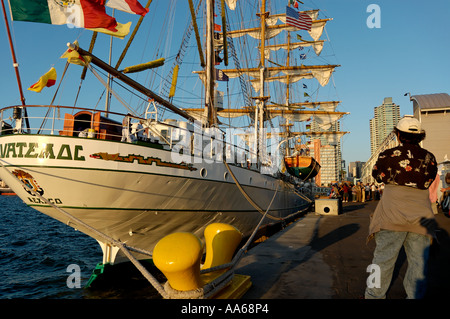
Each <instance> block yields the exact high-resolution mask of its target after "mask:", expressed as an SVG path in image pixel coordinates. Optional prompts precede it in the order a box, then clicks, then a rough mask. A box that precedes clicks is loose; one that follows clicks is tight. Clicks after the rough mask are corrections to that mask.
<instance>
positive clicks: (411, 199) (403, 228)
mask: <svg viewBox="0 0 450 319" xmlns="http://www.w3.org/2000/svg"><path fill="white" fill-rule="evenodd" d="M394 131H395V133H396V134H397V138H398V141H399V145H398V146H397V147H394V148H391V149H387V150H385V151H384V152H382V153H381V154H380V155H379V157H378V160H377V162H376V163H375V165H374V167H373V171H372V176H373V177H374V178H375V179H376V180H377V182H378V183H382V182H383V183H384V184H385V185H386V186H385V189H384V193H383V196H382V197H381V200H380V202H379V203H378V205H377V208H376V209H375V212H374V213H373V215H372V216H371V220H370V226H369V237H368V240H370V239H372V238H375V243H376V248H375V251H374V257H373V261H372V265H377V266H378V267H379V268H378V269H379V273H380V277H379V280H378V281H370V280H369V279H371V277H370V276H369V279H368V280H367V288H366V291H365V298H366V299H380V298H386V291H387V290H388V288H389V286H390V283H391V279H392V273H393V270H394V266H395V262H396V260H397V257H398V254H399V252H400V249H401V248H402V246H403V247H404V249H405V252H406V255H407V260H408V268H407V271H406V274H405V279H404V281H403V285H404V288H405V291H406V294H407V298H411V299H412V298H422V297H424V294H425V288H426V283H425V278H426V274H425V269H426V263H427V260H428V253H429V248H430V243H431V239H432V237H433V233H434V228H435V227H436V222H435V220H434V214H433V211H432V208H431V202H430V199H429V192H428V187H429V186H430V185H431V183H432V182H433V181H434V179H435V177H436V173H437V163H436V158H435V156H434V155H433V154H432V153H430V152H429V151H427V150H425V149H423V148H422V147H421V146H420V145H419V143H420V142H421V141H422V140H423V139H424V138H425V131H424V130H422V128H421V125H420V122H419V121H418V120H417V119H415V118H412V117H404V118H402V119H401V120H400V121H399V122H398V124H397V126H396V128H395V129H394ZM374 275H375V274H374ZM371 276H372V275H371Z"/></svg>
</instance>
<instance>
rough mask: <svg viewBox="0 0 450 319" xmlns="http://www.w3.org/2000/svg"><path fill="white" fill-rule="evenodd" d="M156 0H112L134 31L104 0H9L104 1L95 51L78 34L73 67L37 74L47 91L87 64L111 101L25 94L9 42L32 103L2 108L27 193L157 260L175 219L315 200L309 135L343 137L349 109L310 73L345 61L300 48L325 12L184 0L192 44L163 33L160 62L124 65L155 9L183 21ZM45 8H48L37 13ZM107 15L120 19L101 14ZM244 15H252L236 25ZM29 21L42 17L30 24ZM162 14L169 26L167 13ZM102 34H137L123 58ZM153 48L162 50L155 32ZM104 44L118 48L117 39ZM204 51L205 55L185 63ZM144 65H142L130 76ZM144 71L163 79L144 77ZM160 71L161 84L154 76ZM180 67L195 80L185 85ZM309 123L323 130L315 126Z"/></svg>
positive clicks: (29, 4)
mask: <svg viewBox="0 0 450 319" xmlns="http://www.w3.org/2000/svg"><path fill="white" fill-rule="evenodd" d="M158 2H160V1H156V0H155V1H154V2H153V3H152V1H148V2H147V4H146V6H145V7H143V6H141V5H140V4H139V3H138V2H137V1H130V0H127V1H122V0H110V1H109V2H107V3H106V6H111V7H113V8H115V10H117V9H118V10H123V11H126V12H128V13H135V14H138V15H141V17H139V20H138V23H137V25H136V28H134V30H133V32H132V33H131V34H130V35H127V34H128V29H127V28H130V25H129V24H128V25H122V24H117V22H116V21H115V19H114V18H111V17H110V16H108V15H106V13H105V12H106V11H105V7H103V6H102V5H100V4H97V3H95V2H94V1H79V0H73V1H56V0H45V1H41V0H34V1H22V0H10V7H11V13H12V19H13V20H16V21H31V22H47V23H52V24H65V23H68V22H67V19H68V18H69V17H70V16H71V14H73V12H74V11H73V10H74V9H76V8H78V10H79V9H80V8H81V14H84V13H86V12H88V10H94V9H95V10H98V12H99V14H101V15H104V19H99V20H102V21H103V22H99V23H97V24H95V23H94V22H95V21H94V22H92V21H88V18H87V17H88V16H87V15H86V16H85V19H84V20H83V19H82V21H83V23H84V25H81V27H84V28H86V29H90V30H93V31H94V34H93V37H92V40H91V43H90V47H89V50H86V49H82V48H81V47H80V46H79V44H78V43H77V42H74V43H71V44H70V45H69V48H68V49H67V51H66V52H65V53H64V54H63V56H62V57H63V58H67V63H66V65H65V68H64V71H63V76H62V78H61V79H60V80H59V81H56V74H55V70H54V69H53V70H50V71H49V72H48V73H47V74H45V75H44V76H43V77H41V79H40V80H39V82H37V83H36V85H35V86H34V87H32V89H34V90H35V91H39V90H42V89H43V88H44V87H46V86H50V85H52V84H55V87H56V88H57V90H56V92H58V89H59V88H60V86H61V83H63V82H64V81H66V80H67V79H70V76H69V75H68V74H69V72H68V69H69V67H70V69H71V71H72V69H74V73H79V72H80V70H82V79H83V80H84V77H85V72H86V70H88V71H91V73H92V74H93V75H94V76H95V77H96V78H97V79H98V80H99V81H100V82H101V83H102V84H103V85H104V86H105V89H104V90H103V91H102V92H100V96H103V93H105V92H106V95H105V96H106V97H107V98H106V102H105V109H104V110H101V109H100V108H98V107H97V105H98V103H97V100H95V101H92V104H89V105H86V107H79V106H76V104H77V99H78V97H79V94H81V95H83V92H84V91H83V90H85V89H83V90H81V91H80V90H79V91H78V93H77V96H76V99H75V101H74V102H73V105H69V106H62V105H56V104H55V103H54V102H55V100H56V99H55V98H56V93H55V96H53V98H52V100H51V103H50V104H49V105H28V104H26V103H25V99H24V97H23V93H22V88H21V84H20V77H19V73H18V67H17V61H16V58H15V54H14V50H13V46H12V42H11V48H12V52H13V62H14V65H15V70H16V74H17V78H18V80H19V81H18V83H19V88H20V93H21V101H22V104H21V105H14V106H10V107H4V108H3V109H1V110H0V112H1V113H0V121H1V123H2V125H1V135H0V163H1V167H0V178H1V179H2V180H4V181H5V182H6V183H7V184H8V185H9V186H10V187H11V188H12V189H13V190H14V192H15V193H17V195H18V196H20V198H21V199H22V200H23V201H24V202H25V203H26V204H27V205H29V206H31V207H33V208H35V209H36V210H38V211H40V212H42V213H44V214H46V215H48V216H51V217H52V218H55V219H57V220H59V221H61V222H63V223H65V224H67V225H68V226H70V227H73V228H75V229H78V230H80V231H82V232H83V233H85V234H87V235H89V236H91V237H93V238H95V239H96V240H97V241H98V242H99V244H100V246H101V247H102V250H103V263H104V264H106V263H119V262H121V261H124V260H126V259H125V256H124V255H123V253H122V251H121V250H120V249H119V248H118V247H117V246H116V245H115V244H114V243H115V242H121V243H124V244H126V245H127V246H128V247H134V248H135V250H133V255H134V256H135V257H136V258H137V259H144V258H145V259H146V258H149V256H148V254H147V253H150V255H151V252H152V250H153V247H154V245H155V244H156V243H157V242H158V241H159V240H160V239H161V238H162V237H164V236H165V235H168V234H170V233H173V232H177V231H185V232H190V233H194V234H196V235H198V236H199V237H202V236H203V230H204V228H205V227H206V226H207V225H208V224H210V223H213V222H224V223H228V224H231V225H233V226H235V227H236V228H237V229H238V230H239V231H241V232H242V233H243V234H244V235H246V236H248V235H249V234H251V233H252V232H253V231H254V230H255V227H257V225H258V223H259V222H260V221H261V218H262V216H263V214H264V213H265V212H267V215H266V217H265V219H264V222H263V224H262V225H264V224H269V223H277V222H280V221H283V220H285V219H287V218H292V217H293V216H295V215H296V214H298V213H299V212H302V211H305V210H307V209H308V208H309V207H310V206H311V204H312V203H313V197H314V196H313V195H314V194H311V193H310V192H309V193H308V192H305V193H304V192H302V186H304V183H305V182H312V181H313V180H312V178H313V177H315V176H316V175H317V173H318V172H319V169H320V163H319V162H318V161H316V160H315V159H314V158H313V157H312V156H308V154H307V153H308V150H309V149H308V148H307V147H306V145H307V144H308V141H310V140H312V139H314V138H318V137H319V136H321V137H327V138H328V139H330V138H331V139H333V140H335V141H336V140H339V138H340V136H342V134H345V132H337V131H330V127H332V124H333V123H336V121H338V120H339V119H340V118H341V117H342V116H343V115H345V114H346V113H343V112H337V111H336V106H337V105H338V103H339V102H337V101H331V102H319V101H316V102H312V101H306V99H305V97H307V95H308V93H307V91H306V89H305V88H307V87H309V86H311V85H312V84H310V83H312V82H311V81H316V80H317V81H318V83H319V85H320V86H326V85H327V84H328V82H329V79H330V77H331V75H332V72H333V71H334V70H335V68H336V67H337V65H329V64H326V65H310V66H307V65H304V64H303V63H302V62H303V61H304V60H303V58H304V57H303V55H302V56H300V58H299V57H298V52H299V51H298V50H299V48H312V49H313V54H316V55H319V54H320V52H321V50H322V47H323V45H324V41H323V40H320V37H321V35H322V31H323V29H324V26H325V24H326V22H327V21H329V20H330V19H318V10H312V11H298V10H297V9H296V8H294V4H295V3H297V2H295V3H293V4H292V5H291V4H289V6H287V5H288V4H287V3H285V1H273V2H276V3H273V4H274V8H273V9H271V10H269V7H268V5H266V3H265V1H262V3H261V6H260V7H258V9H257V11H258V12H250V11H247V10H255V8H254V7H251V8H245V7H246V6H247V5H248V4H247V3H244V2H242V3H239V2H238V3H236V1H233V0H227V1H224V0H222V1H216V2H215V4H214V2H213V1H210V0H198V1H193V0H189V12H190V13H189V12H187V13H186V6H185V5H184V4H183V5H180V6H179V7H180V8H179V9H181V10H184V12H185V14H187V15H189V16H190V17H191V19H190V21H189V22H188V25H187V28H186V30H185V31H184V33H179V34H182V37H180V38H181V44H180V45H174V44H172V45H170V46H168V45H167V44H164V46H165V47H166V48H167V47H170V49H168V51H169V53H168V54H167V57H169V56H170V57H172V58H170V59H169V58H167V57H166V59H165V58H164V57H161V56H160V55H159V54H160V53H155V55H154V57H155V59H154V60H152V61H151V62H145V63H142V64H138V65H134V66H131V67H127V68H123V69H122V68H121V64H122V61H124V55H125V53H126V52H127V50H128V49H130V50H134V49H136V50H137V48H136V47H134V46H138V47H139V46H140V45H141V44H142V41H137V39H136V40H134V38H135V36H136V37H139V36H141V37H144V36H145V32H144V31H142V30H140V31H139V32H138V31H137V30H138V29H137V27H139V26H140V25H141V24H142V25H143V26H145V19H146V18H144V16H146V17H147V16H148V15H150V14H155V13H156V14H160V13H163V12H168V13H167V14H168V18H167V20H166V21H172V22H174V21H173V20H172V19H171V18H170V17H172V16H173V14H174V13H173V12H172V9H177V6H174V3H173V2H166V1H164V2H163V4H161V3H158ZM130 3H132V4H133V5H130ZM2 4H3V1H2ZM38 4H39V6H38ZM297 4H298V3H297ZM35 5H36V6H35ZM162 5H166V6H168V8H169V9H170V10H167V11H165V10H164V9H163V8H162ZM42 7H44V9H45V10H48V11H49V15H48V17H51V19H48V20H46V21H42V19H41V20H37V18H36V16H37V14H36V12H37V11H39V10H42ZM152 7H154V9H153V8H152ZM3 9H4V13H5V14H4V16H5V21H6V23H7V26H8V29H9V23H8V22H7V20H6V19H7V15H6V12H5V11H6V10H5V6H3ZM148 9H149V10H150V11H149V12H148ZM33 10H34V11H33ZM36 10H37V11H36ZM108 10H111V9H109V8H108ZM152 10H157V12H155V11H152ZM291 10H293V13H290V12H291ZM116 12H117V11H116ZM147 12H148V13H147ZM42 16H45V15H40V17H42ZM242 16H245V17H247V18H250V19H251V21H249V20H245V19H244V20H243V19H242ZM287 16H288V18H286V17H287ZM289 16H294V17H295V19H292V18H289ZM102 17H103V16H102ZM253 17H255V18H257V19H253ZM111 19H112V20H111ZM233 19H234V20H233ZM105 20H107V21H109V22H111V21H112V22H111V23H110V24H108V25H104V24H102V23H104V21H105ZM113 20H114V21H113ZM286 20H287V21H286ZM233 21H239V22H238V23H233ZM240 21H242V23H247V22H248V23H249V26H248V27H245V28H242V29H241V30H234V29H232V28H231V25H240V24H241V22H240ZM17 23H22V22H17ZM114 23H116V24H114ZM298 23H301V25H299V24H298ZM28 24H29V26H30V30H31V29H32V25H33V24H31V23H28ZM176 24H177V23H174V25H176ZM151 27H152V28H155V27H157V26H156V25H155V24H152V25H151ZM161 27H163V28H164V30H163V31H161V33H160V34H161V35H164V36H163V37H164V38H166V37H165V33H166V31H167V28H168V26H167V25H162V26H161ZM302 29H304V30H302ZM152 32H154V31H152ZM104 33H108V34H112V35H113V36H121V37H122V38H123V37H128V40H126V41H127V44H126V45H125V49H124V51H123V53H122V55H121V56H120V58H119V60H118V61H117V62H116V63H115V64H114V63H112V62H111V61H109V62H108V63H106V62H104V61H102V60H101V59H100V58H98V57H96V56H95V55H94V54H93V53H91V52H93V48H94V44H95V39H96V37H97V36H98V37H102V36H103V37H106V36H105V35H104ZM119 33H120V34H119ZM153 34H155V33H153ZM156 34H157V33H156ZM203 35H204V36H205V37H204V40H202V38H203ZM16 37H20V35H19V34H17V33H16ZM303 37H309V38H311V39H310V40H303ZM177 38H178V37H177ZM261 39H264V40H263V41H261ZM133 40H134V42H133ZM136 41H137V44H136ZM123 43H124V42H121V46H123ZM152 48H153V49H155V51H156V52H160V51H158V50H159V49H160V48H159V47H158V45H157V44H156V43H155V44H154V45H153V43H152ZM188 50H192V51H193V53H188ZM294 50H295V51H294ZM293 52H295V53H293ZM308 54H309V53H308ZM102 55H103V56H105V57H106V59H107V57H108V52H103V53H102ZM293 55H296V57H295V58H293ZM194 57H195V58H196V61H197V62H195V64H188V63H186V60H187V59H188V58H189V59H191V58H192V59H193V58H194ZM165 60H167V61H171V62H172V65H171V66H170V67H168V66H167V63H165ZM189 61H192V60H189ZM183 62H185V64H187V65H188V66H189V65H195V68H196V70H194V71H195V76H198V78H199V79H201V81H202V82H203V84H204V89H199V85H197V81H196V80H192V72H190V70H189V68H188V71H187V73H186V71H183V66H184V65H183ZM298 62H300V63H299V64H298ZM164 63H165V64H164ZM73 64H78V65H80V66H81V67H80V66H73ZM247 64H248V65H247ZM244 65H245V66H244ZM162 70H164V73H162V72H163V71H162ZM105 72H106V73H107V74H109V75H105ZM133 72H140V73H138V75H135V74H132V75H130V73H133ZM183 72H185V73H183ZM142 74H147V76H153V77H152V80H150V81H147V83H145V84H141V83H139V82H138V80H137V79H138V78H143V77H144V76H143V75H142ZM183 74H185V75H183ZM186 74H187V75H186ZM155 75H157V76H158V78H159V79H162V80H161V81H160V83H155V82H156V81H155V80H154V78H155ZM75 76H77V77H78V75H75ZM183 76H185V77H187V76H189V80H188V81H186V80H185V81H184V82H183V83H182V85H181V84H180V82H181V81H182V80H183V79H184V78H183ZM83 80H81V83H83ZM177 81H178V84H177ZM232 82H234V83H235V84H231V83H232ZM306 83H307V84H306ZM186 84H193V88H192V92H196V93H195V94H193V96H195V97H198V101H193V99H192V98H186V95H187V94H188V93H192V92H188V93H187V91H186V90H183V91H180V86H182V87H183V88H184V87H185V86H186ZM230 86H231V88H230ZM124 87H126V89H124ZM220 87H224V89H223V91H220V90H219V88H220ZM299 87H300V88H299ZM88 89H89V90H90V89H91V88H88ZM45 90H49V89H45ZM120 90H122V91H124V92H125V93H128V94H131V95H132V97H133V99H139V102H136V103H135V107H131V106H130V105H128V104H127V103H126V102H125V99H124V98H121V97H120V96H119V94H118V91H120ZM157 91H158V92H157ZM80 92H81V93H80ZM156 92H157V93H156ZM300 92H301V93H300ZM111 96H114V100H111V99H110V97H111ZM302 98H303V101H302ZM80 99H81V98H80ZM113 101H116V102H115V103H117V104H121V105H122V106H123V108H122V109H123V110H124V111H122V113H120V112H119V111H117V112H116V111H112V110H111V108H112V107H111V106H112V105H113V104H114V102H113ZM194 105H196V107H193V106H194ZM311 123H316V124H317V125H319V127H322V128H324V130H323V131H320V130H316V131H314V132H311V131H308V130H306V129H305V125H311ZM302 125H303V128H302ZM108 238H110V239H111V240H108Z"/></svg>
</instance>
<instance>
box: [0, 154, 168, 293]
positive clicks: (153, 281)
mask: <svg viewBox="0 0 450 319" xmlns="http://www.w3.org/2000/svg"><path fill="white" fill-rule="evenodd" d="M2 162H5V163H6V161H4V160H2V159H0V165H1V166H2V167H3V168H4V169H5V171H6V172H8V174H10V175H11V176H12V177H13V178H15V179H17V180H18V181H19V182H20V183H22V185H23V186H24V187H26V188H27V189H28V190H30V191H31V193H32V194H34V195H35V196H37V197H38V198H39V199H41V200H43V201H44V202H45V203H46V204H48V205H50V206H51V207H53V208H54V209H56V210H57V211H59V212H60V213H62V214H63V215H65V216H66V217H68V218H69V220H70V219H71V220H72V221H73V222H74V224H75V225H77V224H79V225H77V228H80V227H78V226H81V227H84V228H85V229H87V230H88V231H90V232H93V233H94V234H96V235H97V236H99V237H101V238H103V239H104V240H105V241H106V242H109V243H111V244H112V245H114V246H116V247H118V248H119V249H120V250H121V251H122V252H123V253H124V254H125V256H127V257H128V259H130V261H131V262H132V263H133V265H135V266H136V268H137V269H138V270H139V271H140V272H141V273H142V275H143V276H144V277H145V278H146V279H147V280H148V281H149V282H150V284H151V285H152V286H153V287H154V288H155V289H156V290H157V291H158V292H159V294H160V295H161V296H162V297H163V298H165V299H167V298H168V297H169V296H168V295H167V293H166V292H165V290H164V288H163V286H162V285H161V284H160V283H159V282H158V280H156V279H155V277H153V275H152V274H150V272H148V271H147V269H145V267H144V266H142V264H141V263H140V262H139V261H138V260H137V259H136V258H135V257H134V256H133V255H132V254H131V253H130V251H129V250H128V247H127V246H126V245H125V244H124V243H122V242H120V241H118V240H116V239H114V238H112V237H110V236H108V235H106V234H104V233H102V232H100V231H99V230H97V229H95V228H94V227H91V226H90V225H88V224H86V223H85V222H83V221H82V220H80V219H78V218H76V217H74V216H73V215H71V214H70V213H68V212H66V211H65V210H63V209H62V208H60V207H58V206H56V205H55V204H53V203H50V201H48V200H47V199H46V198H45V197H43V196H42V195H41V194H39V193H38V192H36V191H35V190H33V189H32V188H30V187H29V186H28V185H27V184H25V183H24V182H23V181H21V180H20V179H18V178H17V177H16V176H15V175H14V174H13V173H11V172H10V171H9V170H8V169H7V168H6V166H5V165H3V163H2ZM139 250H140V251H142V250H141V249H139Z"/></svg>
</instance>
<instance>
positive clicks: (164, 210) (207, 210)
mask: <svg viewBox="0 0 450 319" xmlns="http://www.w3.org/2000/svg"><path fill="white" fill-rule="evenodd" d="M308 205H309V204H308ZM308 205H302V206H299V207H303V206H308ZM27 206H30V207H50V208H51V207H53V206H50V205H39V204H27ZM58 207H59V208H65V209H78V210H116V211H147V212H149V213H153V212H158V213H159V212H161V213H166V212H173V213H181V212H191V213H258V211H257V210H217V209H203V210H197V209H155V208H114V207H80V206H58ZM299 207H298V206H295V207H290V208H279V209H270V210H269V212H277V211H285V210H294V209H298V208H299ZM300 210H301V209H299V211H300Z"/></svg>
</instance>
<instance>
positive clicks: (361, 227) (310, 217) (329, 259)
mask: <svg viewBox="0 0 450 319" xmlns="http://www.w3.org/2000/svg"><path fill="white" fill-rule="evenodd" d="M377 204H378V201H369V202H365V203H361V202H351V203H344V206H343V212H342V213H341V214H339V215H337V216H336V215H317V214H316V213H315V212H314V211H312V212H309V213H307V214H306V215H305V216H303V217H302V218H300V219H298V220H297V221H295V222H294V223H292V224H290V225H289V226H288V227H286V228H285V229H283V230H282V231H280V232H278V233H276V234H275V235H273V236H271V237H270V238H269V239H267V240H266V241H265V242H263V243H261V244H259V245H257V246H256V247H254V248H252V249H251V250H250V251H248V252H247V254H246V255H245V256H244V257H243V258H242V260H241V261H240V263H239V264H238V266H237V268H236V273H237V274H242V275H248V276H251V281H252V287H251V288H250V289H249V290H248V291H247V293H246V294H245V295H244V296H243V299H361V298H363V296H364V291H365V288H366V280H367V277H368V275H369V273H368V272H367V271H366V269H367V267H368V266H369V265H370V264H371V263H372V257H373V250H374V248H375V243H374V241H373V240H372V241H370V242H369V243H367V241H366V239H367V235H368V229H369V217H370V214H371V213H372V212H373V211H374V210H375V208H376V205H377ZM435 216H436V221H437V223H438V227H439V231H438V238H437V239H438V240H437V241H434V243H433V245H432V247H431V252H430V260H429V271H428V289H427V295H426V298H435V297H438V298H443V297H444V298H445V297H448V296H450V291H449V289H448V286H449V285H450V238H449V234H450V218H447V217H445V216H444V215H443V214H442V213H441V212H440V213H439V214H437V215H435ZM406 267H407V261H406V255H405V254H404V252H403V250H402V251H401V253H400V255H399V259H398V261H397V265H396V269H395V271H394V276H393V279H392V283H391V288H390V289H389V291H388V293H387V299H404V298H406V294H405V291H404V289H403V277H404V274H405V271H406Z"/></svg>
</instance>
